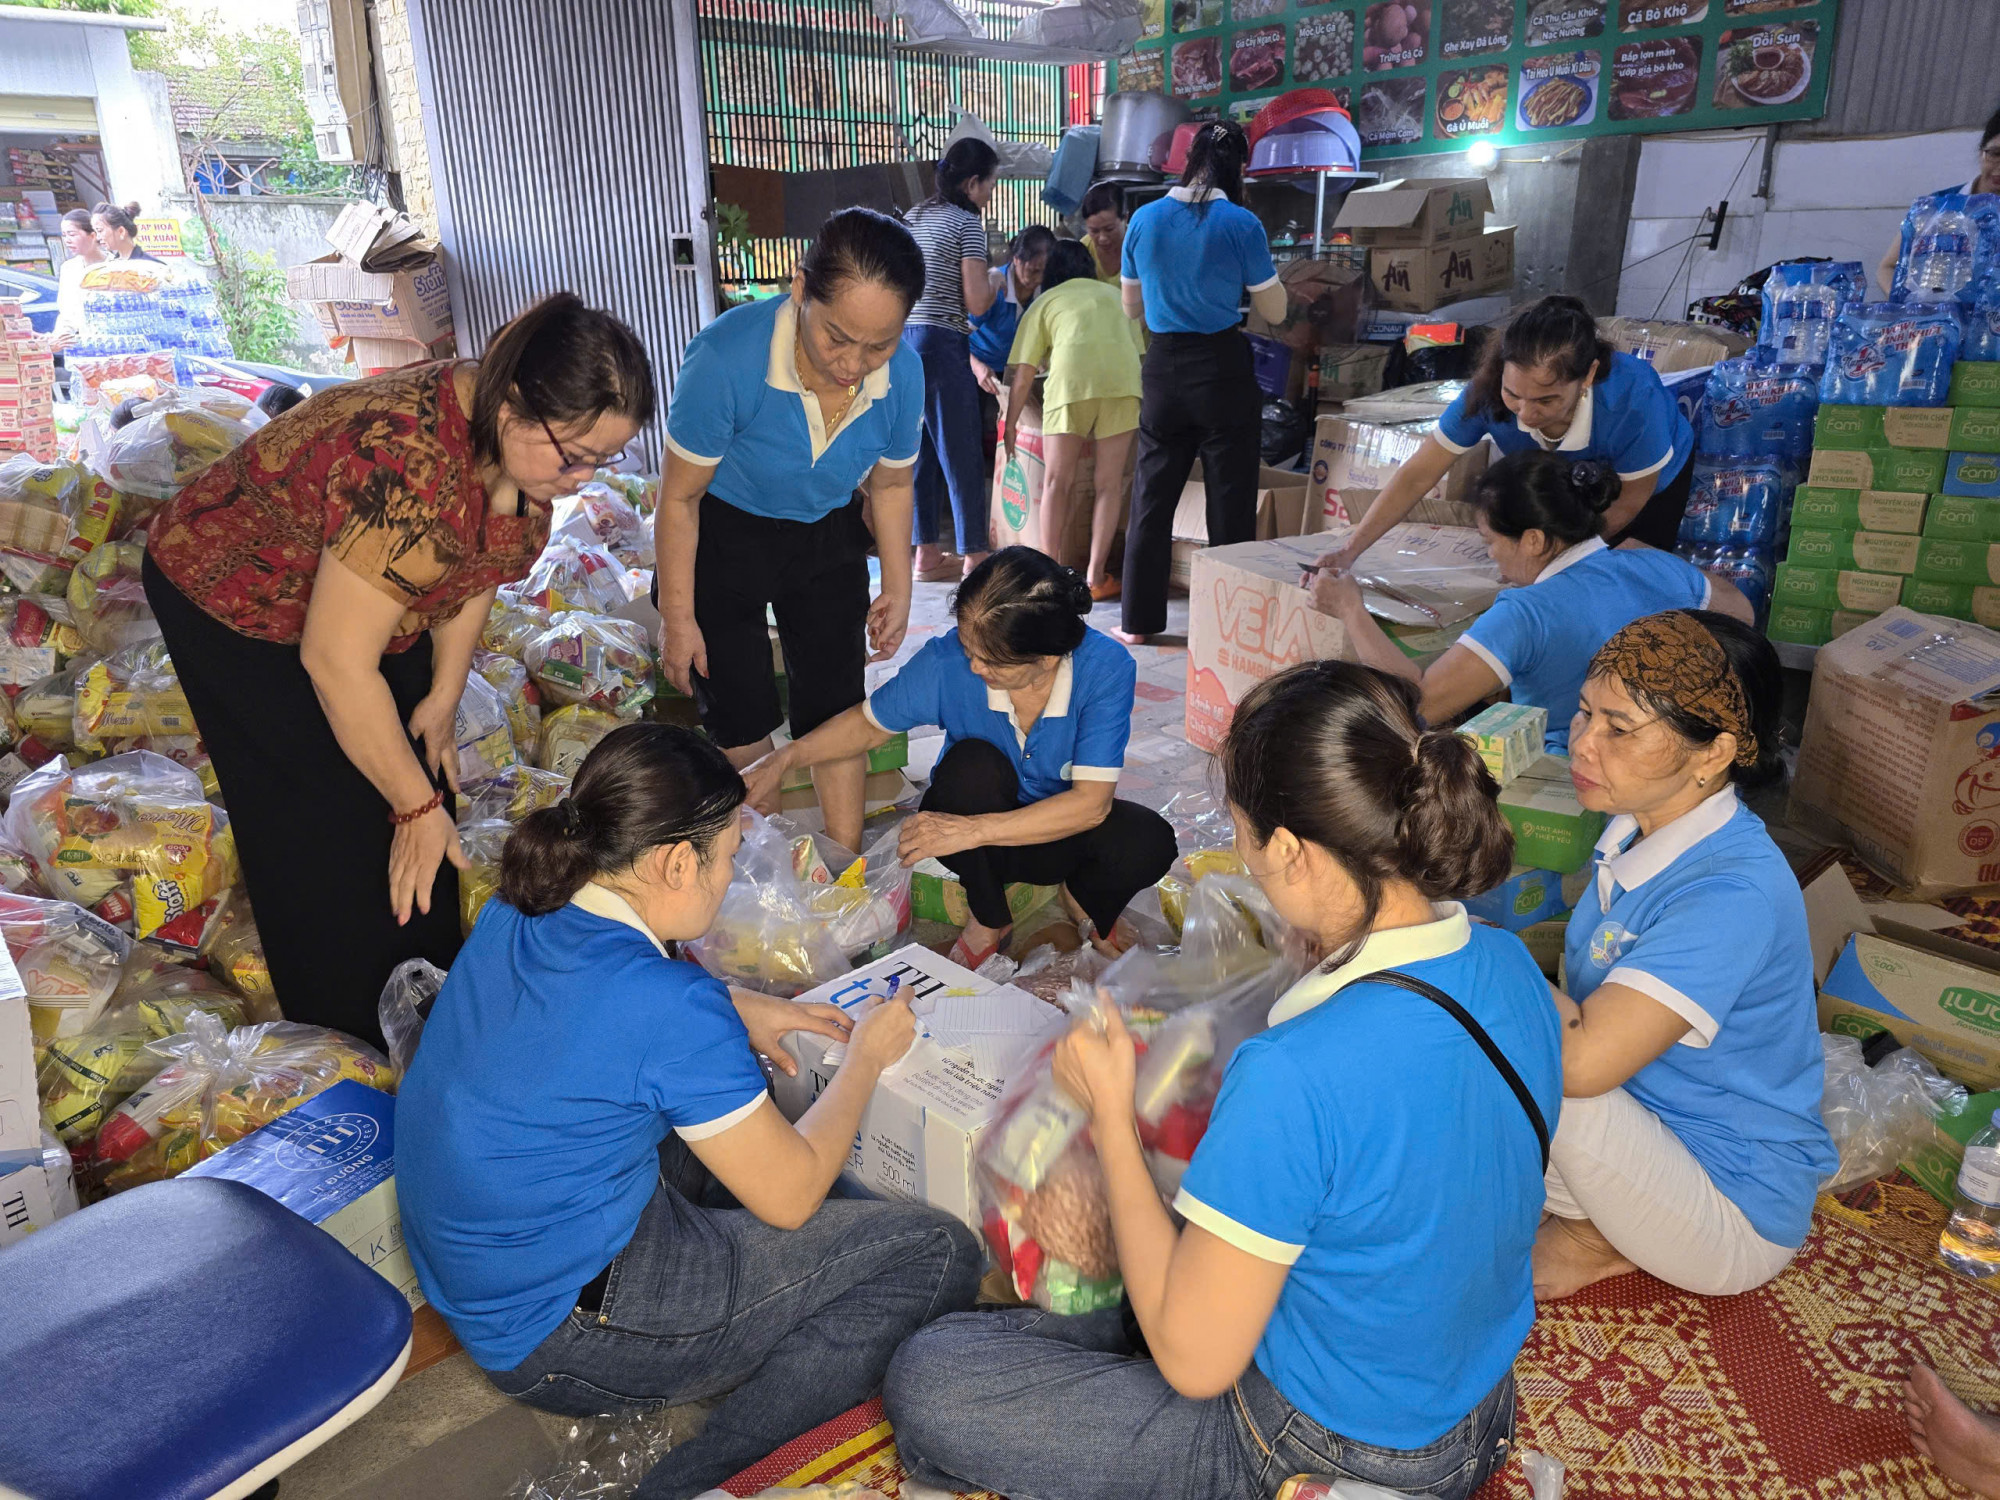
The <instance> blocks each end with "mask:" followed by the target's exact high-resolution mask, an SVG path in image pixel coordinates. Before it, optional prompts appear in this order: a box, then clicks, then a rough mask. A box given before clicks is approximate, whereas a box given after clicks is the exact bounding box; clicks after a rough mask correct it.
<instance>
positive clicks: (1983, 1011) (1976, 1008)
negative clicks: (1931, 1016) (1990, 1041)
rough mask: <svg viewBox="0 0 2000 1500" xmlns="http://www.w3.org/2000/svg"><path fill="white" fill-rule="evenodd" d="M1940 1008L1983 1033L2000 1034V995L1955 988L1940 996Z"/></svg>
mask: <svg viewBox="0 0 2000 1500" xmlns="http://www.w3.org/2000/svg"><path fill="white" fill-rule="evenodd" d="M1938 1008H1939V1009H1940V1010H1944V1011H1948V1012H1950V1013H1951V1014H1952V1015H1954V1016H1956V1017H1958V1019H1959V1020H1961V1021H1963V1022H1965V1024H1966V1025H1968V1026H1976V1027H1978V1028H1979V1029H1980V1030H1981V1031H1993V1032H2000V995H1989V994H1987V993H1986V992H1985V991H1984V990H1974V989H1966V988H1964V987H1963V986H1954V987H1953V988H1951V989H1948V990H1946V991H1945V992H1944V993H1943V994H1942V995H1940V996H1938Z"/></svg>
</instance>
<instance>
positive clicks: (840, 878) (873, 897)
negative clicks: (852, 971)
mask: <svg viewBox="0 0 2000 1500" xmlns="http://www.w3.org/2000/svg"><path fill="white" fill-rule="evenodd" d="M776 821H779V820H774V822H776ZM898 834H899V830H897V829H893V828H892V829H890V830H889V831H888V832H887V833H885V834H883V835H882V837H881V838H879V839H877V840H876V841H875V843H874V844H873V845H872V846H870V848H869V850H868V852H867V853H866V854H865V855H861V856H859V857H857V856H856V855H855V854H854V853H853V852H852V851H851V850H848V849H844V848H842V847H841V846H840V845H839V844H836V843H835V842H834V841H833V840H832V839H829V838H826V837H824V836H823V835H804V836H800V837H795V838H794V839H793V840H792V846H791V847H792V854H793V858H792V873H793V874H794V875H795V876H797V877H798V879H799V881H800V884H801V886H802V888H803V889H804V892H805V900H806V909H807V910H808V911H810V912H811V913H812V914H813V915H814V916H815V917H817V918H819V920H820V921H822V922H824V923H825V924H826V926H827V931H828V932H829V933H830V934H831V935H832V937H833V940H834V942H835V944H836V945H838V947H839V948H840V951H841V952H842V953H844V954H846V955H847V956H848V957H849V958H851V959H858V958H859V956H860V955H861V954H864V953H866V952H868V950H870V949H871V948H875V947H877V946H878V945H881V944H884V943H887V942H888V941H889V940H890V939H891V938H893V937H896V936H897V935H898V934H900V933H902V932H904V931H906V930H908V928H909V925H910V872H909V871H908V870H906V869H904V868H903V861H902V858H901V855H900V854H899V852H898V849H897V838H898ZM801 845H803V846H804V850H805V851H807V852H805V853H803V854H802V853H801Z"/></svg>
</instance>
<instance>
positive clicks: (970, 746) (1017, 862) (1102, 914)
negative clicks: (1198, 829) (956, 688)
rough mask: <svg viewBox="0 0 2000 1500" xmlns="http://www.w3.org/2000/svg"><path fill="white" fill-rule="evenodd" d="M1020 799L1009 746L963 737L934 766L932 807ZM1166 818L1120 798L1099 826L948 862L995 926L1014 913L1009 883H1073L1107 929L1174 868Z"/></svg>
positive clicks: (990, 805)
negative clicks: (1049, 840)
mask: <svg viewBox="0 0 2000 1500" xmlns="http://www.w3.org/2000/svg"><path fill="white" fill-rule="evenodd" d="M1020 805H1021V780H1020V777H1019V776H1018V775H1017V774H1016V773H1015V771H1014V763H1013V762H1012V761H1011V760H1009V759H1008V758H1007V752H1006V751H1004V750H1002V749H1001V748H1000V747H999V746H998V745H995V744H991V743H989V742H988V741H986V740H976V739H975V740H960V741H959V742H958V743H957V744H955V745H953V746H952V747H951V748H950V749H949V750H947V751H945V753H944V755H943V756H942V757H941V758H940V759H939V761H938V763H937V769H936V770H935V771H933V772H932V773H931V785H930V790H929V791H927V792H925V793H924V801H923V807H924V811H926V812H941V813H955V814H957V815H958V816H960V817H977V816H978V815H979V814H981V813H998V812H1012V811H1013V810H1014V809H1015V808H1017V807H1019V806H1020ZM1176 852H1177V851H1176V848H1175V845H1174V831H1173V829H1172V828H1170V827H1168V826H1167V820H1166V819H1165V818H1163V817H1161V816H1160V815H1159V814H1158V813H1156V812H1154V811H1153V810H1152V809H1151V808H1149V807H1141V806H1139V804H1138V803H1136V802H1122V801H1114V802H1113V803H1112V804H1111V814H1110V816H1109V817H1107V818H1106V819H1105V820H1104V821H1103V822H1102V823H1099V824H1098V825H1097V826H1096V827H1095V828H1092V829H1088V830H1086V831H1085V832H1083V833H1073V834H1071V835H1070V836H1069V837H1068V838H1066V839H1057V840H1055V841H1054V842H1053V843H1048V844H1024V845H1019V846H1015V847H1005V848H1003V847H999V846H993V847H988V848H984V849H967V850H966V851H965V852H964V853H962V854H948V855H946V856H945V857H944V860H943V861H942V863H943V864H944V866H945V868H946V869H948V870H950V871H951V872H952V874H954V875H956V876H957V877H958V878H959V879H960V880H961V881H963V882H964V883H965V902H966V905H968V906H970V907H971V908H972V914H973V915H974V916H975V917H977V918H978V919H979V920H980V921H981V922H982V923H984V924H985V925H986V926H988V927H1006V926H1008V925H1009V924H1011V923H1012V922H1013V920H1014V918H1013V914H1012V913H1010V912H1009V911H1008V910H1007V887H1008V886H1009V885H1011V884H1013V883H1014V882H1016V881H1021V882H1025V883H1026V884H1028V885H1066V886H1068V887H1069V893H1070V894H1071V895H1072V896H1074V897H1076V900H1077V904H1078V905H1079V906H1081V907H1082V908H1083V909H1084V911H1085V912H1086V913H1088V914H1089V916H1090V920H1091V922H1092V924H1093V925H1094V926H1095V927H1096V928H1097V931H1098V933H1099V934H1100V935H1102V936H1108V935H1109V934H1110V932H1111V928H1112V924H1113V923H1115V922H1116V921H1117V920H1118V918H1119V916H1120V914H1121V913H1123V912H1124V910H1125V908H1126V907H1127V906H1129V905H1130V904H1131V902H1132V898H1133V897H1134V896H1136V895H1138V894H1139V892H1141V891H1143V890H1144V889H1145V888H1146V887H1147V886H1149V885H1151V884H1153V882H1155V881H1156V880H1158V879H1159V878H1160V877H1161V876H1162V875H1164V874H1166V873H1167V868H1168V866H1170V865H1172V864H1173V862H1174V855H1175V853H1176Z"/></svg>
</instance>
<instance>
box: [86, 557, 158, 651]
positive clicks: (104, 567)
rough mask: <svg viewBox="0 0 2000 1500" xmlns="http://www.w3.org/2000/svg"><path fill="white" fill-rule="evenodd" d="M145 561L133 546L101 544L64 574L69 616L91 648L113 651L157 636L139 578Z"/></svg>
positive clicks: (143, 587) (144, 588)
mask: <svg viewBox="0 0 2000 1500" xmlns="http://www.w3.org/2000/svg"><path fill="white" fill-rule="evenodd" d="M145 561H146V549H145V548H144V547H143V546H141V545H140V544H139V543H137V542H130V541H127V542H105V543H102V544H101V545H99V546H96V547H92V548H91V549H90V553H89V555H88V556H86V557H85V558H84V559H83V561H82V562H80V563H78V564H77V565H76V568H75V570H74V571H73V572H72V573H71V574H70V575H69V589H68V593H67V597H68V599H69V607H70V612H71V615H72V617H73V618H74V620H75V622H76V628H77V632H78V633H79V634H80V635H81V636H82V637H83V641H84V644H85V645H87V646H88V647H89V648H90V649H91V650H93V651H103V652H110V651H116V650H118V649H119V648H120V647H123V646H128V645H131V644H133V643H134V642H135V641H140V640H144V639H145V638H147V637H148V636H151V635H156V634H158V632H159V626H158V625H156V624H155V623H154V622H153V609H152V606H151V605H150V604H148V603H147V602H146V587H145V584H144V583H143V582H142V581H141V578H140V569H141V567H142V566H143V565H144V564H145Z"/></svg>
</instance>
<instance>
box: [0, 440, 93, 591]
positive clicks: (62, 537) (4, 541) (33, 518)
mask: <svg viewBox="0 0 2000 1500" xmlns="http://www.w3.org/2000/svg"><path fill="white" fill-rule="evenodd" d="M89 479H90V471H89V470H87V469H85V468H83V467H82V466H81V465H79V464H66V463H61V464H49V463H42V462H41V461H40V460H38V459H36V458H35V457H33V456H32V455H31V454H27V453H17V454H15V455H14V456H13V457H12V458H9V459H7V460H5V461H4V462H0V552H4V553H7V554H9V555H11V556H15V557H22V558H26V559H28V560H30V561H32V562H36V563H41V564H44V565H48V566H54V565H58V564H60V565H63V566H68V565H70V564H72V563H74V562H75V561H76V559H77V558H78V557H79V556H80V555H81V552H80V551H79V550H78V549H77V547H76V541H77V521H78V518H79V517H80V516H81V515H82V512H83V506H84V497H85V490H86V486H87V483H88V481H89ZM100 540H101V539H100Z"/></svg>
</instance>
